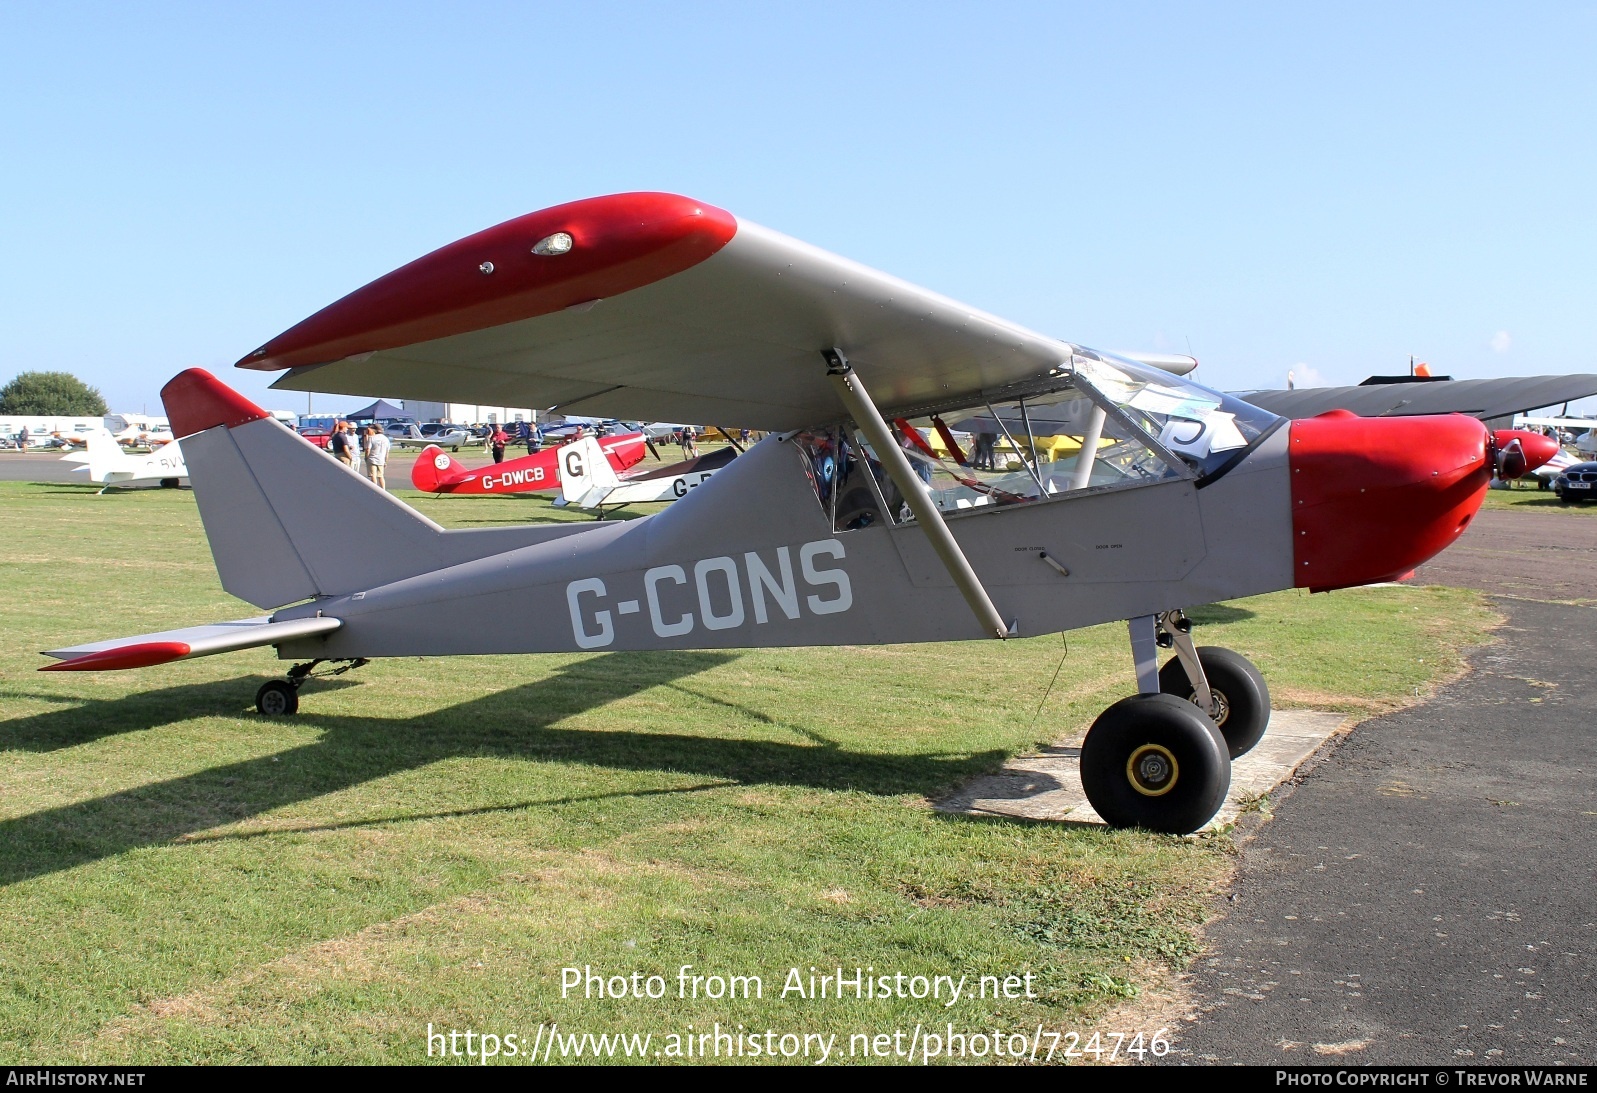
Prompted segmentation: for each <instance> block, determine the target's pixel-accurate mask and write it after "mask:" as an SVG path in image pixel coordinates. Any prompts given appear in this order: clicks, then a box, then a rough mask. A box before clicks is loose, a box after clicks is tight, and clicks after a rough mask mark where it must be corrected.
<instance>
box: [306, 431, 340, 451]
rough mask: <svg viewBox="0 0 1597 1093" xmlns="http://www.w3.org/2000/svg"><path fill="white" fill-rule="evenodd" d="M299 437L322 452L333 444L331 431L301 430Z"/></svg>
mask: <svg viewBox="0 0 1597 1093" xmlns="http://www.w3.org/2000/svg"><path fill="white" fill-rule="evenodd" d="M299 435H300V436H302V437H304V438H305V439H306V440H308V441H310V442H311V443H312V444H314V445H316V446H317V447H318V448H320V449H322V450H323V451H326V450H327V448H328V446H329V445H330V444H332V442H333V431H332V430H331V429H315V428H312V429H301V430H300V431H299Z"/></svg>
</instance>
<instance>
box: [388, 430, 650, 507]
mask: <svg viewBox="0 0 1597 1093" xmlns="http://www.w3.org/2000/svg"><path fill="white" fill-rule="evenodd" d="M599 447H601V448H603V449H604V454H605V457H606V458H607V459H609V461H610V466H612V467H614V468H615V469H616V471H617V472H620V471H624V470H626V469H627V468H628V467H631V466H633V465H634V464H636V463H638V462H639V461H640V460H641V459H642V458H643V455H644V449H645V445H644V439H643V434H642V433H622V434H620V435H619V436H605V437H600V438H599ZM558 451H560V449H559V448H557V447H556V448H545V449H544V450H543V451H541V452H534V453H533V454H531V455H524V456H522V457H521V458H520V459H507V460H505V461H504V462H503V463H491V464H489V465H488V466H486V467H478V468H476V469H472V468H470V467H467V466H466V465H465V464H464V463H462V462H461V461H460V460H458V459H455V458H454V457H452V456H450V455H449V453H447V452H445V451H444V450H443V449H442V448H439V447H437V446H429V447H426V448H423V449H422V452H421V455H419V456H417V457H416V462H415V463H414V464H412V466H411V468H410V484H411V485H413V486H415V487H416V488H417V489H418V490H422V491H424V492H426V493H535V492H538V491H541V490H558V489H559V488H560V476H559V475H558V474H556V473H555V453H557V452H558Z"/></svg>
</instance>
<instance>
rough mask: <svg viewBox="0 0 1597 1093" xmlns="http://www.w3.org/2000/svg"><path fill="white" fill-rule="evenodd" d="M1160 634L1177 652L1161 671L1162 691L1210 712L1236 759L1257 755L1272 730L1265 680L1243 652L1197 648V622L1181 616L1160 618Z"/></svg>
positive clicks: (1170, 614) (1169, 613) (1175, 613)
mask: <svg viewBox="0 0 1597 1093" xmlns="http://www.w3.org/2000/svg"><path fill="white" fill-rule="evenodd" d="M1159 629H1160V642H1159V644H1161V645H1163V646H1165V647H1166V648H1169V647H1171V646H1174V647H1175V651H1176V655H1175V656H1174V657H1173V658H1171V660H1170V661H1169V662H1168V663H1167V664H1165V666H1164V667H1163V668H1162V669H1161V670H1160V672H1159V689H1160V690H1161V691H1163V692H1164V693H1165V694H1168V695H1175V696H1176V697H1177V698H1184V699H1186V700H1187V701H1188V702H1191V703H1193V704H1194V705H1196V706H1197V707H1198V709H1200V710H1205V711H1207V712H1208V714H1209V719H1210V720H1212V721H1213V722H1214V723H1215V727H1216V728H1218V729H1219V730H1220V735H1221V736H1223V737H1225V742H1226V751H1227V752H1228V753H1229V754H1230V756H1231V758H1232V759H1240V758H1242V756H1244V755H1246V754H1247V753H1248V752H1250V751H1252V750H1253V747H1254V745H1255V744H1257V743H1258V742H1259V741H1260V739H1262V738H1263V736H1264V730H1265V729H1267V728H1269V726H1270V688H1269V687H1267V686H1265V683H1264V676H1262V675H1260V674H1259V670H1258V669H1257V668H1255V667H1254V666H1253V664H1252V662H1251V661H1249V660H1248V658H1247V657H1244V656H1243V655H1242V654H1241V653H1237V652H1233V651H1232V650H1230V649H1222V648H1221V647H1219V646H1217V645H1205V646H1203V647H1202V648H1195V647H1194V646H1193V644H1192V623H1191V621H1190V620H1189V619H1188V618H1187V617H1186V616H1185V615H1183V614H1182V613H1181V612H1180V611H1166V612H1165V613H1164V614H1163V615H1160V616H1159Z"/></svg>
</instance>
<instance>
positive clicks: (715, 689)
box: [0, 475, 1494, 1063]
mask: <svg viewBox="0 0 1597 1093" xmlns="http://www.w3.org/2000/svg"><path fill="white" fill-rule="evenodd" d="M404 477H405V476H403V475H395V478H396V480H399V481H403V480H404ZM407 500H412V501H413V502H414V503H416V504H417V507H419V508H421V509H423V510H424V511H426V512H427V513H428V514H430V515H431V516H433V517H434V518H435V519H438V520H439V521H440V522H443V523H446V524H450V525H455V526H468V525H473V524H478V523H505V522H513V521H517V520H561V519H590V517H588V516H586V515H580V516H579V515H576V514H563V513H560V512H558V511H556V510H553V509H551V508H550V507H549V506H548V505H547V503H546V502H544V501H542V500H534V499H527V498H504V499H500V498H485V499H465V498H418V497H416V496H415V495H413V494H407ZM0 513H3V514H4V526H5V527H6V528H7V531H8V534H7V549H6V551H5V553H4V562H3V563H0V572H3V575H4V580H5V584H6V588H7V590H8V594H7V597H6V601H5V602H6V605H7V620H6V621H7V627H6V634H7V640H6V642H5V643H4V646H3V648H0V741H3V746H4V756H3V762H0V829H3V830H0V966H3V969H4V971H3V986H0V1056H3V1057H4V1058H5V1059H6V1060H7V1061H8V1062H16V1063H50V1062H58V1063H59V1062H71V1061H92V1062H106V1063H111V1062H146V1063H156V1062H168V1063H171V1062H185V1061H201V1062H229V1061H277V1062H322V1061H327V1062H386V1061H396V1062H415V1061H425V1060H426V1058H427V1041H426V1036H425V1033H426V1029H427V1026H428V1025H429V1023H430V1024H431V1025H432V1026H434V1028H435V1030H436V1029H440V1028H443V1029H448V1028H454V1029H459V1030H465V1029H466V1028H468V1027H469V1028H471V1029H473V1030H476V1031H490V1032H493V1033H496V1034H498V1035H501V1036H503V1035H505V1034H506V1033H511V1032H514V1033H517V1034H519V1035H524V1036H526V1037H528V1038H531V1037H532V1036H533V1034H534V1032H535V1030H536V1029H537V1028H538V1026H539V1025H540V1023H545V1024H547V1023H556V1022H557V1023H558V1024H559V1026H560V1028H561V1030H562V1032H580V1031H591V1032H616V1031H637V1032H651V1033H654V1034H656V1035H657V1036H663V1035H665V1034H667V1033H671V1032H678V1033H680V1032H683V1031H685V1029H686V1026H688V1025H690V1024H691V1025H692V1026H693V1027H694V1030H695V1031H707V1030H709V1029H710V1028H711V1027H712V1026H713V1025H714V1024H715V1023H716V1022H719V1023H720V1024H721V1026H722V1027H723V1028H725V1027H728V1026H737V1025H739V1024H741V1025H744V1026H747V1027H748V1028H749V1029H754V1030H760V1031H763V1030H765V1029H767V1028H772V1029H775V1030H777V1031H778V1032H793V1033H804V1032H822V1033H830V1032H836V1033H839V1034H840V1035H841V1038H842V1041H843V1042H845V1043H846V1042H847V1037H848V1035H849V1034H850V1033H853V1032H870V1033H877V1032H892V1031H893V1030H894V1029H898V1028H902V1029H904V1030H906V1036H907V1035H908V1029H910V1028H912V1027H913V1026H915V1025H916V1024H917V1023H921V1024H924V1025H926V1026H927V1027H928V1028H930V1027H932V1026H933V1025H937V1024H946V1023H947V1022H950V1021H951V1022H953V1023H954V1024H955V1025H956V1027H960V1028H964V1027H969V1028H987V1029H989V1030H990V1029H992V1028H995V1027H996V1028H998V1029H1000V1030H1014V1031H1021V1030H1026V1031H1029V1030H1032V1029H1034V1028H1035V1027H1036V1026H1038V1025H1042V1026H1044V1027H1045V1028H1053V1029H1064V1028H1069V1029H1078V1030H1087V1029H1090V1028H1091V1026H1092V1022H1093V1020H1094V1019H1095V1017H1096V1016H1097V1015H1099V1014H1101V1013H1102V1012H1104V1010H1105V1009H1106V1008H1107V1007H1108V1006H1110V1005H1112V1004H1114V1003H1116V1002H1119V1001H1121V1000H1122V999H1124V998H1126V997H1129V996H1131V995H1134V994H1135V993H1136V991H1137V990H1138V979H1137V977H1138V975H1139V974H1140V972H1139V970H1138V969H1140V968H1145V967H1148V966H1150V965H1153V966H1158V965H1164V966H1169V967H1179V966H1180V965H1181V964H1182V963H1183V962H1185V961H1186V960H1188V959H1189V958H1190V957H1191V956H1192V955H1193V954H1194V952H1195V951H1196V947H1197V944H1198V940H1197V939H1198V931H1199V928H1200V926H1201V924H1202V922H1203V919H1204V915H1205V907H1206V905H1207V904H1206V900H1207V897H1208V896H1209V894H1210V893H1211V892H1212V891H1213V890H1214V888H1215V886H1216V885H1217V884H1219V883H1220V882H1221V881H1222V880H1223V879H1224V877H1225V876H1226V874H1227V872H1228V870H1229V868H1230V857H1229V853H1228V852H1229V848H1230V842H1229V838H1228V837H1227V836H1226V835H1224V834H1221V835H1218V836H1210V837H1205V838H1197V839H1178V838H1168V837H1161V836H1154V835H1148V834H1144V833H1140V832H1109V831H1105V830H1102V829H1095V828H1086V827H1079V826H1070V825H1049V824H1022V823H1012V822H998V821H980V820H970V819H960V818H951V817H948V816H944V815H940V814H937V813H934V812H933V811H932V810H931V809H930V808H929V807H928V801H929V799H930V798H932V797H934V796H936V795H937V794H939V793H941V792H943V791H944V790H946V789H947V788H948V787H950V786H951V785H953V784H955V783H957V782H959V781H960V780H962V779H964V778H966V777H968V776H970V775H972V774H975V773H977V772H980V771H985V770H989V769H991V768H993V767H995V766H996V765H998V764H999V763H1001V762H1002V761H1003V760H1004V759H1005V758H1006V757H1007V756H1009V755H1012V754H1014V753H1016V752H1017V751H1020V750H1022V749H1026V748H1029V747H1031V746H1033V745H1035V744H1037V743H1039V742H1045V741H1052V740H1057V739H1060V738H1065V737H1069V736H1072V735H1076V734H1079V733H1080V732H1082V731H1083V730H1084V729H1085V728H1086V726H1087V725H1088V724H1090V722H1091V720H1092V718H1093V717H1094V716H1096V714H1097V713H1098V711H1099V710H1101V709H1102V708H1103V707H1104V706H1105V705H1107V704H1108V703H1109V702H1111V701H1113V700H1114V699H1115V698H1118V697H1120V696H1122V695H1124V694H1126V693H1129V692H1130V691H1131V690H1132V689H1133V682H1132V677H1131V668H1130V664H1129V656H1128V653H1127V651H1126V648H1125V639H1124V629H1123V627H1118V626H1105V627H1097V628H1094V629H1091V630H1086V631H1078V632H1073V633H1071V634H1069V635H1067V637H1068V646H1067V645H1066V643H1064V642H1062V641H1061V639H1060V637H1059V636H1058V635H1054V636H1052V637H1041V638H1034V639H1028V640H1023V641H1017V642H1009V643H1004V644H999V643H989V644H978V643H963V644H950V645H930V646H893V647H881V648H841V649H820V650H774V651H762V652H746V653H692V652H687V653H670V654H634V653H612V654H602V655H597V656H595V655H580V656H575V655H574V656H552V655H550V656H527V657H473V658H456V659H448V660H422V659H413V660H392V661H382V662H378V663H374V664H371V665H369V666H367V667H365V668H363V669H361V670H360V671H358V672H355V673H352V674H349V675H346V676H342V677H339V678H337V679H332V680H327V681H324V682H317V683H312V684H310V685H308V686H307V687H306V689H305V691H304V692H303V693H302V696H301V697H302V704H301V713H300V715H299V716H298V717H296V718H293V719H289V720H278V721H268V720H265V719H263V718H261V717H259V716H257V715H256V714H255V713H254V711H253V695H254V692H255V689H256V687H257V686H258V685H259V684H260V683H261V682H262V681H264V680H265V679H266V678H268V677H269V676H271V675H273V674H277V673H278V672H279V671H281V667H280V666H279V665H278V664H277V662H276V661H275V660H273V659H272V657H271V654H270V653H269V652H253V653H242V654H235V655H231V656H223V657H213V658H208V659H201V660H197V661H193V662H187V663H179V664H175V665H169V666H165V667H161V668H156V669H150V670H146V671H142V672H132V673H105V674H71V675H40V674H37V673H36V672H35V671H34V669H35V668H37V667H38V666H39V664H41V663H43V661H42V659H41V658H40V657H39V656H38V654H37V650H39V649H42V648H48V647H52V646H57V645H62V644H67V643H71V642H75V641H83V640H90V639H94V638H103V637H111V636H119V635H124V634H134V633H139V632H143V631H149V630H156V629H161V628H165V627H170V626H177V625H187V624H191V623H195V622H202V621H209V620H213V619H225V618H237V617H242V616H244V615H247V614H252V613H254V612H253V611H252V609H250V608H248V607H247V606H246V605H242V604H240V603H239V602H238V601H235V600H232V599H231V598H230V597H228V596H227V595H226V594H225V593H223V592H222V591H221V589H220V588H219V587H218V585H217V582H216V577H215V573H214V570H213V569H212V566H211V561H210V557H209V553H208V551H207V549H206V546H205V542H204V538H203V535H202V534H201V532H200V528H199V521H198V517H197V514H196V512H195V509H194V506H193V500H192V496H191V495H190V494H188V493H187V492H186V491H185V492H176V491H140V492H129V493H125V494H109V495H106V496H104V497H96V496H94V495H93V494H92V492H91V491H89V490H87V489H84V488H80V487H69V486H38V485H26V484H0ZM359 535H360V532H359V529H358V528H353V527H352V528H351V529H350V549H351V550H358V549H359V548H360V540H359ZM1195 617H1196V618H1197V619H1198V621H1199V622H1200V623H1203V624H1204V625H1203V627H1202V631H1201V634H1200V640H1201V641H1202V642H1203V643H1208V644H1223V645H1229V646H1232V647H1234V648H1237V649H1239V650H1241V651H1243V652H1244V653H1246V654H1247V655H1249V656H1250V657H1253V658H1254V659H1255V660H1256V661H1257V663H1258V664H1259V665H1260V667H1261V668H1262V669H1263V671H1264V672H1265V674H1266V676H1267V677H1268V678H1269V680H1270V684H1271V687H1272V689H1273V692H1274V694H1275V696H1276V699H1277V705H1278V706H1290V705H1310V706H1315V707H1318V708H1330V709H1344V710H1350V711H1366V710H1376V709H1381V708H1386V707H1389V706H1391V705H1393V704H1395V703H1398V702H1401V701H1403V700H1405V699H1412V697H1413V695H1414V694H1415V692H1416V689H1419V690H1423V689H1424V688H1426V687H1427V686H1429V685H1430V684H1431V683H1432V682H1433V681H1435V680H1436V679H1438V678H1441V677H1445V676H1447V675H1450V674H1451V673H1453V672H1455V671H1456V670H1457V668H1458V666H1459V663H1460V648H1461V645H1463V644H1465V643H1472V642H1476V641H1479V640H1481V639H1482V637H1483V635H1484V634H1485V633H1486V631H1487V630H1488V629H1489V628H1490V626H1491V625H1492V624H1493V621H1494V616H1493V615H1492V613H1491V612H1490V610H1489V609H1488V608H1487V607H1486V606H1485V605H1484V604H1483V603H1482V601H1481V600H1480V599H1479V598H1478V597H1477V596H1475V595H1474V594H1472V593H1466V592H1459V591H1452V590H1442V589H1426V588H1383V589H1374V590H1366V591H1358V592H1348V593H1337V594H1333V595H1330V596H1314V597H1310V596H1307V595H1300V594H1297V593H1283V594H1278V595H1275V596H1266V597H1261V598H1257V599H1253V600H1248V601H1241V602H1237V603H1232V604H1226V605H1218V606H1214V607H1210V608H1206V609H1203V610H1200V611H1197V612H1195ZM1061 656H1064V658H1065V659H1064V668H1063V671H1061V672H1060V674H1059V682H1058V684H1057V685H1056V686H1055V687H1054V689H1053V691H1052V693H1051V694H1050V695H1049V696H1048V698H1047V700H1046V702H1045V701H1044V690H1045V688H1046V686H1047V684H1048V681H1049V679H1050V677H1051V676H1052V675H1053V673H1054V670H1055V668H1056V666H1058V665H1059V663H1060V658H1061ZM684 964H691V965H693V966H694V972H695V973H696V974H704V975H712V974H720V975H723V976H728V975H733V974H737V975H745V976H747V975H759V976H761V977H762V978H763V981H764V985H765V997H764V998H763V999H760V1000H752V999H751V1000H746V1001H745V1000H738V1001H732V1000H726V999H722V1000H711V999H704V998H701V999H698V1000H679V999H677V998H675V993H676V985H677V978H676V977H677V974H678V969H679V968H680V967H681V966H682V965H684ZM582 966H591V967H592V968H593V969H594V970H596V971H600V970H602V972H603V973H604V974H606V975H613V974H625V975H630V974H631V973H632V972H634V971H638V972H641V973H643V975H644V976H647V975H650V974H659V975H660V976H662V978H663V980H664V981H665V982H667V983H668V984H670V987H671V992H670V994H669V995H668V997H667V998H666V999H661V1000H650V999H642V1000H638V999H625V1000H613V999H604V1000H600V999H583V998H580V997H569V998H564V999H563V998H562V997H561V989H560V987H561V974H562V971H561V970H562V969H563V968H566V967H582ZM812 966H813V967H814V968H816V969H818V970H820V971H834V970H835V969H836V968H838V967H839V966H841V967H842V968H844V969H850V970H851V969H854V968H856V967H863V966H869V967H871V968H873V969H875V972H876V973H877V974H884V973H885V974H889V975H891V974H893V973H896V972H905V973H914V974H924V975H953V976H955V977H956V978H957V977H958V976H960V975H968V976H970V984H971V989H972V990H973V989H974V985H975V982H976V977H978V976H981V975H998V976H1004V975H1012V974H1013V975H1019V976H1024V975H1027V974H1030V975H1032V976H1033V977H1034V978H1033V983H1034V985H1035V990H1036V994H1037V997H1036V998H1034V999H1025V998H1020V999H1008V1000H1005V999H999V1000H994V999H986V1000H979V999H978V1000H973V999H971V998H969V997H966V998H964V999H962V1000H961V1001H960V1002H959V1003H957V1004H956V1005H955V1006H953V1007H947V1008H945V1007H944V1006H942V1005H941V1004H940V1003H938V1002H934V1001H931V1000H925V1001H916V1000H892V1001H881V1000H877V1001H868V1000H862V1001H855V1000H852V999H848V1000H844V1001H836V1000H832V999H828V1000H824V1001H819V1000H799V999H797V998H792V997H789V998H787V999H785V1000H784V999H781V998H779V997H774V996H775V995H776V994H777V993H778V992H779V991H780V987H781V984H782V982H783V980H784V978H785V976H786V973H787V970H788V969H789V968H790V967H798V968H799V969H801V972H803V974H805V975H807V974H808V969H809V968H811V967H812ZM1147 1031H1152V1030H1147ZM656 1042H658V1041H656Z"/></svg>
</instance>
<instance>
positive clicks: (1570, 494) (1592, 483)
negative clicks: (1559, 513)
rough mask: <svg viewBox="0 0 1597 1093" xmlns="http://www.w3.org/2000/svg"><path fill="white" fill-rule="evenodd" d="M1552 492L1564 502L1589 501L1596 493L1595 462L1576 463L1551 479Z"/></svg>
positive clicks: (1596, 469) (1596, 475)
mask: <svg viewBox="0 0 1597 1093" xmlns="http://www.w3.org/2000/svg"><path fill="white" fill-rule="evenodd" d="M1553 492H1554V493H1556V494H1558V499H1559V500H1560V501H1562V502H1563V503H1564V504H1566V505H1567V504H1569V503H1570V502H1572V501H1573V502H1580V501H1590V500H1591V499H1592V495H1593V494H1597V462H1592V463H1576V464H1575V465H1574V466H1573V467H1570V468H1569V469H1567V470H1565V471H1564V473H1562V474H1560V475H1559V476H1558V477H1557V478H1555V479H1553Z"/></svg>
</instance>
